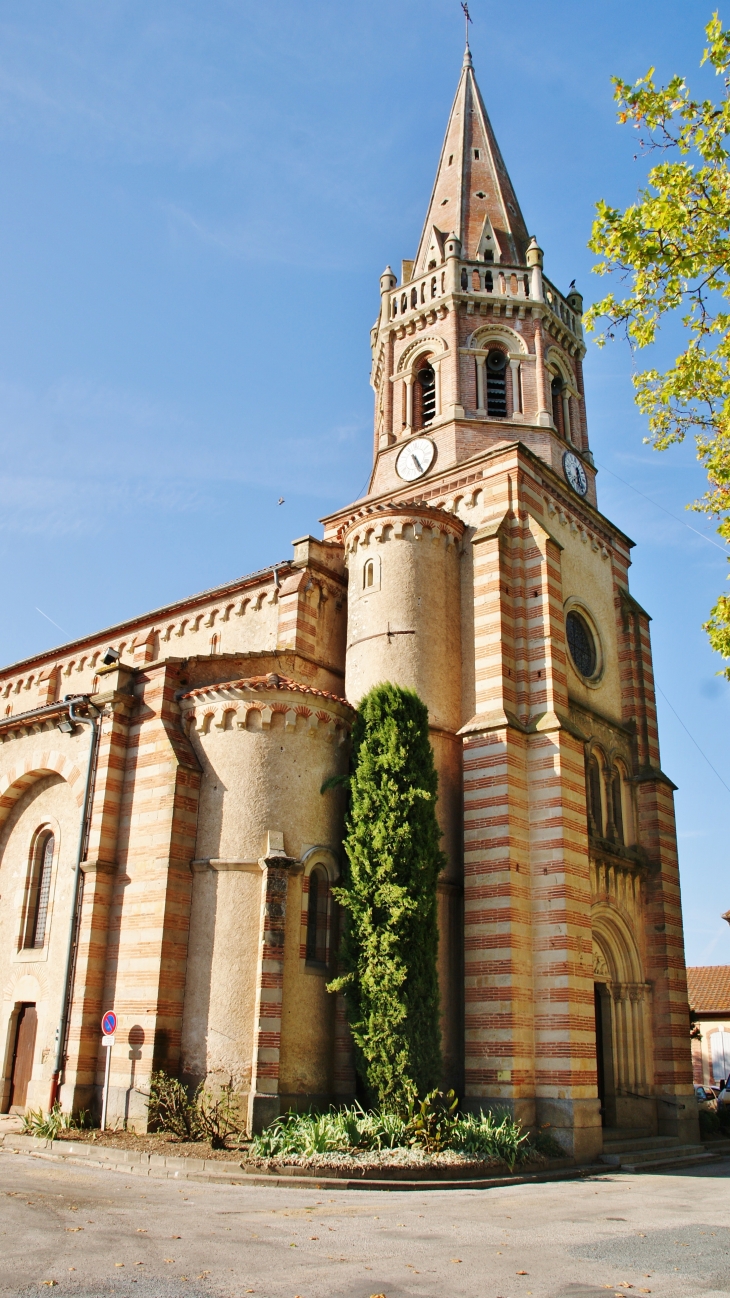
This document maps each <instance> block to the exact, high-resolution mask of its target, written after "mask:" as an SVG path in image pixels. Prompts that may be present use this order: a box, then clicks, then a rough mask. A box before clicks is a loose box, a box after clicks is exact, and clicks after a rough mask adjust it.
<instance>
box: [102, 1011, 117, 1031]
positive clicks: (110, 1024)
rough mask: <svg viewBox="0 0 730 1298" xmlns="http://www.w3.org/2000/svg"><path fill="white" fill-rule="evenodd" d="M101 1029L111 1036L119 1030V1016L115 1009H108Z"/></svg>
mask: <svg viewBox="0 0 730 1298" xmlns="http://www.w3.org/2000/svg"><path fill="white" fill-rule="evenodd" d="M101 1030H102V1032H103V1033H104V1036H105V1037H110V1036H111V1035H112V1033H114V1032H116V1030H117V1016H116V1014H115V1013H114V1010H107V1012H106V1014H105V1015H104V1017H103V1019H102V1020H101Z"/></svg>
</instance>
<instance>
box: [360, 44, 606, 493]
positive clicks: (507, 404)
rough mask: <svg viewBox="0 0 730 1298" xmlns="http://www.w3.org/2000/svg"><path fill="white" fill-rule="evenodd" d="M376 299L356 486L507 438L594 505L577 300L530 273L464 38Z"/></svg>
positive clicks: (410, 475)
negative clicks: (432, 157) (407, 239)
mask: <svg viewBox="0 0 730 1298" xmlns="http://www.w3.org/2000/svg"><path fill="white" fill-rule="evenodd" d="M380 299H381V309H380V315H379V317H378V320H377V322H376V324H375V326H374V328H373V330H372V334H371V344H372V376H371V381H372V385H373V387H374V389H375V439H374V466H373V474H372V478H371V482H370V488H369V494H370V495H375V496H380V495H381V494H383V493H387V492H389V491H391V490H393V489H397V488H398V487H400V486H401V485H402V483H403V482H404V481H405V482H409V481H416V480H420V479H421V478H424V479H425V478H426V476H427V475H430V474H433V473H434V472H438V471H440V470H442V469H444V468H449V467H451V466H453V465H455V464H458V463H460V462H462V461H465V460H468V459H470V458H471V457H472V456H473V455H474V454H475V453H478V452H479V451H482V450H485V449H488V448H491V447H496V446H500V445H506V444H508V443H510V442H513V441H515V440H516V438H517V437H519V440H520V441H521V442H523V443H524V444H526V445H527V446H529V447H530V449H532V450H533V451H534V452H535V453H536V454H537V455H539V456H540V457H541V458H542V459H545V460H547V462H548V463H549V464H550V465H551V466H552V467H553V468H555V469H557V470H558V471H560V472H562V468H563V459H564V456H565V453H566V451H570V452H571V455H572V460H571V463H572V462H573V460H574V461H575V462H576V464H578V465H579V468H578V470H577V471H578V473H580V472H581V470H582V473H583V475H584V478H585V482H586V484H587V492H586V494H587V495H588V498H589V499H590V500H592V501H593V503H595V488H594V476H595V475H594V469H593V460H592V456H591V453H590V450H589V446H588V430H587V424H586V418H585V401H584V392H583V373H582V360H583V355H584V352H585V346H584V343H583V331H582V327H581V313H582V298H581V295H580V293H578V292H577V290H575V288H574V286H571V288H570V290H569V291H568V292H567V293H561V292H560V291H559V290H558V289H557V288H556V287H555V286H554V285H553V284H552V283H551V282H550V281H549V280H548V279H547V278H546V277H545V275H544V273H543V254H542V250H541V249H540V247H539V246H538V244H537V241H536V239H534V238H531V237H530V235H529V234H528V232H527V226H526V224H525V221H524V218H523V216H522V212H521V210H520V205H519V203H518V201H517V196H516V194H515V191H514V188H513V185H512V182H511V180H510V178H509V175H508V173H507V168H506V166H505V163H504V159H503V158H502V154H501V152H500V149H499V145H498V144H497V141H496V138H495V135H494V131H493V129H492V124H491V122H490V120H489V117H488V114H487V110H486V108H485V106H484V101H483V99H482V96H481V93H480V91H479V87H478V85H477V82H476V78H475V76H474V68H473V64H472V57H471V52H470V50H469V47H468V46H467V48H466V50H465V53H464V62H463V65H462V70H461V77H460V79H459V85H458V88H457V91H456V97H455V99H454V103H453V106H452V109H451V113H450V116H449V121H448V125H447V128H446V135H445V138H444V143H443V147H442V149H441V156H440V158H439V164H438V168H437V172H436V179H435V182H434V186H433V191H432V194H431V199H430V202H429V205H428V210H427V213H426V219H425V222H424V225H423V230H422V233H421V237H420V240H419V243H418V248H417V251H416V255H415V257H414V258H413V259H412V260H411V259H408V260H404V261H403V262H402V264H401V276H400V282H398V278H397V276H396V275H395V273H394V272H393V271H392V270H391V268H390V267H389V266H388V267H387V268H386V270H385V271H384V273H383V275H382V276H381V279H380ZM414 438H417V439H418V440H419V442H420V443H421V444H422V445H421V448H420V452H421V453H420V454H419V452H418V451H416V453H415V454H416V458H415V459H414V457H413V455H411V454H409V452H408V450H407V449H405V448H406V447H407V443H408V442H409V441H410V440H411V439H414ZM426 443H428V444H427V445H426ZM426 459H428V465H426V463H425V461H426Z"/></svg>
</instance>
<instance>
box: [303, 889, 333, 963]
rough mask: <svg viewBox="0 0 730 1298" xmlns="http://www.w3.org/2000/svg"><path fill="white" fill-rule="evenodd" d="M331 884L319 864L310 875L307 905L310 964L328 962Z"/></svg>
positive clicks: (308, 956) (308, 958)
mask: <svg viewBox="0 0 730 1298" xmlns="http://www.w3.org/2000/svg"><path fill="white" fill-rule="evenodd" d="M328 905H329V885H328V880H327V875H326V874H325V872H324V870H322V869H319V868H318V867H317V866H315V868H314V869H313V870H312V873H311V874H310V876H309V903H308V906H307V960H308V962H309V963H310V964H318V965H326V963H327V911H328Z"/></svg>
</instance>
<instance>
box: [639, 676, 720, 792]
mask: <svg viewBox="0 0 730 1298" xmlns="http://www.w3.org/2000/svg"><path fill="white" fill-rule="evenodd" d="M654 683H655V684H656V687H657V689H658V691H659V693H660V694H661V696H662V698H663V699H664V702H665V703H666V705H667V707H668V708H671V709H672V712H673V713H674V715H675V717H676V718H677V721H678V722H679V724H680V726H681V727H682V729H683V730H684V731H685V732H686V734H688V735H689V737H690V739H691V740H692V743H693V744H694V746H695V748H696V749H697V752H698V753H699V754H700V755H701V756H702V757H704V759H705V761H706V762H707V765H708V766H709V768H710V770H711V771H713V772H714V774H715V775H716V776H717V778H718V780H719V781H720V783H721V785H722V787H723V788H724V789H727V792H728V793H730V787H729V786H728V785H727V784H726V783H725V781H724V780H723V778H722V776H721V774H720V772H719V771H717V770H715V767H714V766H713V765H712V762H711V761H710V759H709V757H708V756H707V753H705V752H703V750H702V749H701V748H700V746H699V744H698V743H697V740H696V739H695V737H694V735H693V734H692V733H691V732H690V731H689V730H688V729H687V727H686V725H685V724H684V722H683V720H682V718H681V717H680V715H679V713H678V712H677V709H676V708H675V707H672V704H671V703H670V702H669V699H668V698H667V696H666V694H665V693H664V690H663V689H662V687H661V685H659V684H657V682H656V681H655V682H654Z"/></svg>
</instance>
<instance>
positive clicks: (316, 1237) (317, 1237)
mask: <svg viewBox="0 0 730 1298" xmlns="http://www.w3.org/2000/svg"><path fill="white" fill-rule="evenodd" d="M309 1238H310V1239H319V1235H310V1236H309Z"/></svg>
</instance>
